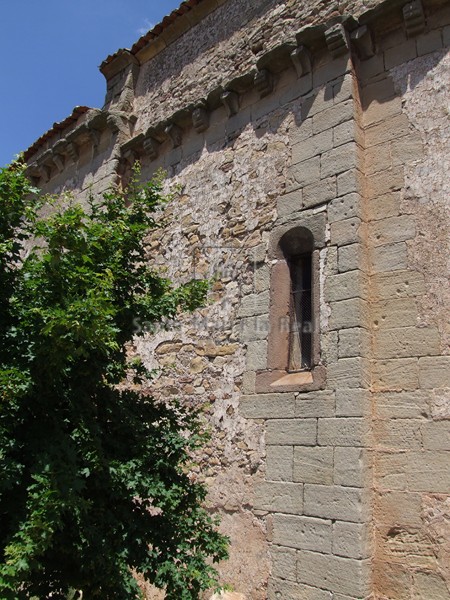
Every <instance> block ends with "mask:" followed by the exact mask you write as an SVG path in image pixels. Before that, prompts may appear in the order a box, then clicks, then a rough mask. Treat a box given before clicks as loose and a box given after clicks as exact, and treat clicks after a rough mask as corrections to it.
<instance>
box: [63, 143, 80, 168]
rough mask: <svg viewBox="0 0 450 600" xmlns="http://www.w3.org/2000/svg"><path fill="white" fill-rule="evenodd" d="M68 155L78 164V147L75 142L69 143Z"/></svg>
mask: <svg viewBox="0 0 450 600" xmlns="http://www.w3.org/2000/svg"><path fill="white" fill-rule="evenodd" d="M66 149H67V154H68V155H69V157H70V159H71V160H72V162H74V163H76V162H77V160H78V157H79V155H80V154H79V152H78V147H77V145H76V144H75V142H67V146H66Z"/></svg>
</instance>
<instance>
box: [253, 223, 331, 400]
mask: <svg viewBox="0 0 450 600" xmlns="http://www.w3.org/2000/svg"><path fill="white" fill-rule="evenodd" d="M325 244H326V217H325V215H324V214H323V213H318V214H315V215H312V216H310V217H308V218H304V219H302V225H293V226H289V225H282V226H280V227H278V228H277V229H275V230H274V232H273V233H272V237H271V240H270V243H269V258H270V260H271V269H270V305H269V333H268V339H267V362H266V365H267V366H266V368H265V369H261V370H258V371H256V375H255V390H256V392H257V393H262V394H267V393H272V392H277V391H279V392H289V391H312V390H318V389H323V388H324V387H325V385H326V367H325V366H324V365H323V364H321V358H320V336H319V330H320V326H319V325H320V317H319V310H320V309H319V298H320V251H321V249H322V248H324V247H325Z"/></svg>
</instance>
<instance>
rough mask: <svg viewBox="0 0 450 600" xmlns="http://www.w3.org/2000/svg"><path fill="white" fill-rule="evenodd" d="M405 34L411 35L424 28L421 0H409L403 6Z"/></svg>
mask: <svg viewBox="0 0 450 600" xmlns="http://www.w3.org/2000/svg"><path fill="white" fill-rule="evenodd" d="M403 19H404V21H405V29H406V35H407V36H408V37H413V36H415V35H417V34H419V33H422V31H423V30H424V29H425V13H424V11H423V6H422V2H421V0H411V1H410V2H408V4H405V6H404V7H403Z"/></svg>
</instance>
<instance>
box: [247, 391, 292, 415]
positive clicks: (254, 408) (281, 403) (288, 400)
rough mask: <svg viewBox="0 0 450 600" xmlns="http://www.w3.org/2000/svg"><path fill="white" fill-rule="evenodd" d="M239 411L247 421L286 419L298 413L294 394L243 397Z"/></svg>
mask: <svg viewBox="0 0 450 600" xmlns="http://www.w3.org/2000/svg"><path fill="white" fill-rule="evenodd" d="M239 409H240V412H241V414H242V415H243V416H244V417H246V418H247V419H286V418H293V417H294V416H295V412H296V409H295V398H294V394H255V395H252V396H242V397H241V400H240V403H239Z"/></svg>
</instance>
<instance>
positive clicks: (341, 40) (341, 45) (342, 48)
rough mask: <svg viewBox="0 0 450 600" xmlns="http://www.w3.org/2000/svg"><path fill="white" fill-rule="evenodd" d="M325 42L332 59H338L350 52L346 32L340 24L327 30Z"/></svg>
mask: <svg viewBox="0 0 450 600" xmlns="http://www.w3.org/2000/svg"><path fill="white" fill-rule="evenodd" d="M325 40H326V43H327V47H328V50H329V52H330V54H331V56H332V57H333V58H338V57H339V56H342V55H343V54H345V53H346V52H349V50H350V47H349V43H348V35H347V31H346V29H345V27H344V26H343V25H342V23H336V24H335V25H332V26H331V27H330V28H329V29H327V30H326V31H325Z"/></svg>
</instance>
